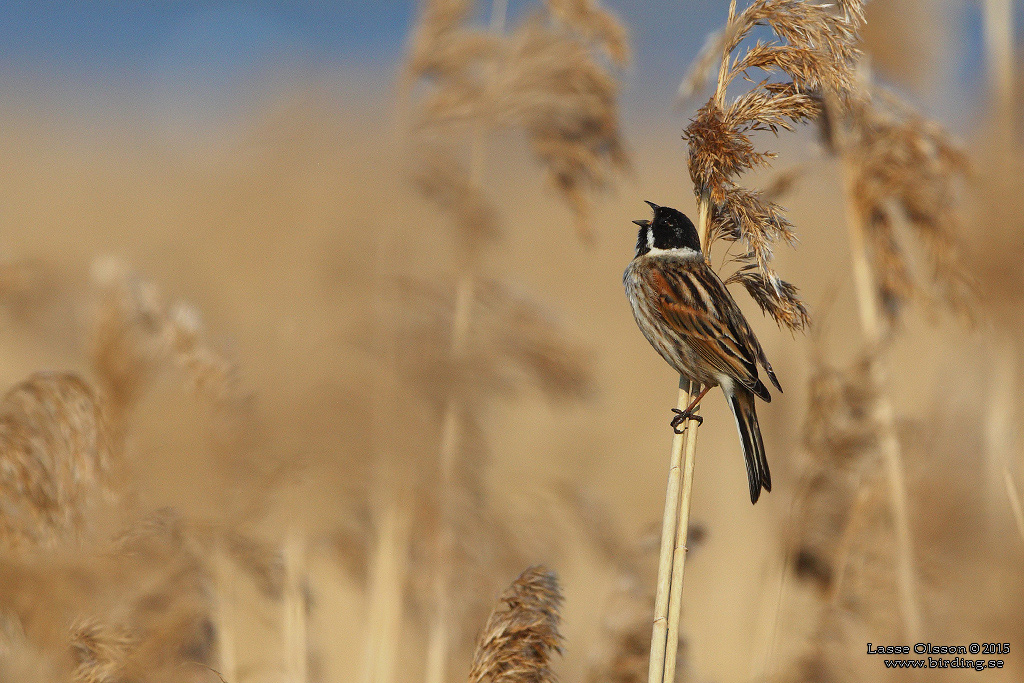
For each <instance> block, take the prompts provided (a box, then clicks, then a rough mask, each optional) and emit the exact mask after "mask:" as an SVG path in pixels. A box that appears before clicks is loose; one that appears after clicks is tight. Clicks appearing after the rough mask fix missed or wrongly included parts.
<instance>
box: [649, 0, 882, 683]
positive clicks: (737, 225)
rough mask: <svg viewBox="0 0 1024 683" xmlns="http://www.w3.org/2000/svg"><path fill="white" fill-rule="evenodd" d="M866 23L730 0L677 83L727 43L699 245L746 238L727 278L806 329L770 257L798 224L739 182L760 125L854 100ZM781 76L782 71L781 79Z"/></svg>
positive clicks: (694, 177) (685, 482)
mask: <svg viewBox="0 0 1024 683" xmlns="http://www.w3.org/2000/svg"><path fill="white" fill-rule="evenodd" d="M863 20H864V17H863V2H862V0H841V1H840V2H838V3H837V4H836V5H835V6H832V5H825V4H818V3H814V2H810V1H804V2H798V1H795V0H754V2H752V3H751V4H750V5H748V6H747V7H746V8H745V9H744V10H742V11H741V12H739V13H737V12H736V0H732V1H731V2H730V4H729V19H728V21H727V23H726V25H725V28H724V29H723V30H722V32H721V34H720V35H719V36H718V37H715V38H713V39H709V41H708V43H707V44H706V46H705V49H704V54H702V55H700V56H698V59H697V62H696V64H695V65H694V67H692V68H691V70H690V72H689V74H688V76H687V79H686V81H684V83H683V85H682V86H681V87H680V94H682V95H688V94H690V93H692V92H693V91H694V90H696V89H697V88H698V87H699V85H700V83H701V82H702V81H704V80H705V79H706V78H707V75H708V74H709V73H710V71H711V66H710V65H711V64H712V63H713V61H712V59H711V58H710V57H709V54H713V53H718V52H720V60H721V61H720V62H719V68H718V80H717V83H716V86H715V92H714V95H712V96H711V98H710V99H709V100H708V101H707V103H706V104H704V106H703V107H701V108H700V109H699V110H698V111H697V113H696V115H695V116H694V117H693V119H692V120H691V122H690V124H689V126H687V128H686V131H685V132H684V135H683V137H684V139H686V140H687V143H688V145H689V158H688V168H689V173H690V180H691V181H692V182H693V190H694V194H695V195H696V197H697V211H698V221H697V233H698V236H699V238H700V244H701V249H702V251H703V252H704V255H705V258H708V259H710V254H711V247H712V246H713V244H714V242H715V241H716V240H719V239H723V240H725V241H727V242H741V243H742V245H743V247H744V248H745V252H744V253H743V254H741V255H740V256H738V257H736V258H735V259H734V260H736V261H737V262H738V263H739V264H740V268H739V270H737V271H736V272H735V273H734V274H733V275H732V276H731V277H729V278H727V279H726V283H727V284H732V283H739V284H741V285H743V287H744V288H745V289H746V290H747V292H748V293H749V294H750V295H751V297H752V298H753V299H754V301H755V302H757V304H758V305H759V306H760V307H761V308H762V310H763V311H764V312H765V313H767V314H768V315H771V316H772V318H774V319H775V321H776V322H777V323H778V324H779V325H785V326H787V327H789V328H790V329H792V330H802V329H804V328H805V327H806V325H807V323H808V315H807V309H806V307H805V306H804V304H803V302H802V301H801V300H800V299H799V297H798V296H797V290H796V287H794V286H793V285H791V284H789V283H788V282H785V281H784V280H782V279H781V278H780V277H779V276H778V275H777V274H776V273H775V271H774V270H773V269H772V267H771V266H770V265H769V264H770V262H771V259H772V248H773V246H774V244H775V243H777V242H780V241H781V242H787V243H792V242H793V241H794V240H795V235H794V232H793V226H792V225H791V224H790V222H789V220H788V219H787V218H786V216H785V214H784V211H783V209H782V207H781V206H780V205H778V204H776V203H775V202H774V201H771V200H770V199H767V198H766V197H765V196H764V193H763V192H759V191H757V190H751V189H748V188H745V187H743V186H742V185H740V184H739V182H738V180H739V177H740V176H741V175H742V174H744V173H745V172H747V171H750V170H753V169H755V168H758V167H764V166H768V165H769V162H770V160H771V159H773V158H774V156H775V155H774V153H772V152H760V151H758V150H757V149H756V148H755V147H754V143H753V141H752V140H751V137H750V136H751V134H752V133H754V132H759V131H770V132H772V133H774V134H778V133H779V131H780V130H793V128H794V127H795V126H796V125H797V124H799V123H803V122H807V121H809V120H811V119H812V118H813V117H815V116H816V115H817V114H818V113H819V112H820V110H821V105H820V99H821V97H822V96H823V94H827V95H828V96H831V97H834V98H835V99H837V100H839V101H840V102H845V101H847V100H848V99H850V97H851V94H852V90H853V87H854V82H853V68H854V64H855V60H856V58H857V55H858V52H857V47H856V41H857V39H858V33H859V30H860V27H861V25H862V23H863ZM757 26H766V27H768V28H769V29H770V30H771V31H772V33H773V34H774V36H775V38H774V39H772V40H769V41H767V42H765V41H760V40H759V41H757V42H756V43H755V44H753V45H751V46H750V47H748V48H747V49H746V50H740V48H741V45H742V44H743V43H744V40H745V39H746V38H748V37H749V35H750V33H751V31H752V30H753V29H754V28H755V27H757ZM758 72H760V74H761V77H760V78H761V80H759V81H755V80H754V79H753V78H752V77H751V74H752V73H758ZM779 76H782V77H783V80H781V81H779V80H778V77H779ZM738 78H742V79H743V80H745V81H748V82H751V83H754V85H753V87H752V88H750V89H748V90H747V91H746V92H744V93H743V94H740V95H738V96H736V97H735V98H734V99H732V100H728V99H727V96H728V90H729V87H730V85H732V84H733V83H734V82H735V81H736V80H737V79H738ZM699 391H700V387H699V386H690V385H689V383H688V382H687V381H686V380H685V379H683V378H680V384H679V397H678V408H679V409H680V410H682V409H685V408H686V407H687V406H688V405H689V403H690V401H691V399H692V398H693V397H695V396H697V394H698V392H699ZM696 449H697V424H696V423H695V422H694V421H687V426H686V429H685V431H684V434H683V435H677V436H676V437H675V438H674V439H673V442H672V455H671V458H670V467H669V484H668V490H667V493H666V496H665V514H664V522H663V524H662V549H661V558H660V561H659V571H658V590H657V594H656V596H655V614H654V626H653V628H652V638H651V658H650V669H649V677H648V680H649V681H650V683H664V682H665V681H671V680H672V679H673V678H674V676H675V657H676V650H677V645H678V631H679V615H680V612H681V607H682V599H681V594H682V583H683V572H684V568H685V558H686V535H687V530H688V526H689V515H690V497H691V490H692V483H693V466H694V459H695V456H696ZM684 452H685V455H684Z"/></svg>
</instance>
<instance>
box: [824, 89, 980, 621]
mask: <svg viewBox="0 0 1024 683" xmlns="http://www.w3.org/2000/svg"><path fill="white" fill-rule="evenodd" d="M857 78H858V81H857V87H858V93H857V94H858V96H857V97H856V98H853V99H851V100H849V101H846V102H839V101H838V99H837V98H836V97H835V96H832V95H826V97H825V98H824V103H825V104H824V106H825V110H824V111H825V116H824V117H823V123H824V126H823V130H824V131H825V134H826V140H827V143H828V144H829V146H830V148H831V150H832V151H833V153H835V154H837V155H838V156H839V157H840V159H841V161H842V169H843V181H844V192H845V195H846V196H845V199H846V202H845V204H846V222H847V229H848V232H849V239H850V246H851V248H850V250H851V257H852V268H853V274H854V282H855V286H856V295H857V303H858V310H859V315H860V322H861V328H862V331H863V334H864V338H865V343H866V345H867V347H868V348H870V349H874V351H873V352H872V353H873V362H872V363H871V365H870V372H869V374H868V380H869V381H870V383H871V386H872V388H873V391H875V393H876V396H875V400H874V402H873V406H872V412H873V415H874V419H875V421H876V422H877V425H878V431H879V439H880V448H881V451H882V453H883V456H884V463H885V467H886V470H887V472H888V477H889V486H890V494H891V505H892V510H893V515H894V516H895V518H896V535H897V551H898V553H897V572H898V591H899V598H900V605H901V612H902V614H903V618H904V624H905V627H906V630H907V633H906V635H907V637H908V638H909V639H910V640H916V639H917V638H918V635H919V634H920V629H921V615H920V605H919V598H918V596H917V594H918V591H917V578H916V570H915V567H914V557H913V555H914V553H913V539H912V536H911V523H910V511H909V502H908V498H907V486H906V483H905V474H904V464H903V458H902V454H901V450H900V443H899V440H898V438H897V433H896V414H895V410H894V408H893V406H892V403H891V401H890V399H889V397H888V394H887V393H886V392H885V391H883V387H884V386H885V383H886V378H887V369H886V363H885V355H886V354H885V352H886V350H887V346H888V343H889V342H890V341H891V340H892V337H893V335H894V332H895V328H896V327H897V323H898V322H899V320H900V315H901V312H902V309H903V307H904V305H905V304H906V303H907V302H908V301H909V300H911V299H912V298H914V299H923V300H924V302H925V303H927V304H931V305H932V307H933V308H934V307H937V308H939V309H940V310H941V309H950V310H954V311H957V312H960V313H963V314H964V315H965V316H966V317H970V312H971V308H972V307H971V305H970V301H971V298H972V296H971V291H972V289H973V287H972V283H971V282H970V279H969V278H968V277H967V275H966V269H965V268H964V267H963V265H962V263H961V258H960V256H959V248H958V236H957V233H958V232H959V230H960V225H959V219H958V215H959V211H958V202H957V198H956V192H955V189H956V182H957V179H958V177H959V176H962V175H963V174H964V173H965V171H966V167H967V164H966V156H965V154H964V153H963V152H962V151H961V150H960V149H959V148H958V147H957V146H956V145H955V144H954V143H953V142H951V141H950V139H949V136H948V135H947V134H946V133H945V132H944V131H942V130H941V128H939V126H938V125H936V124H935V123H933V122H930V121H927V120H925V119H923V117H921V116H919V115H918V114H916V113H915V112H913V111H912V110H911V109H910V108H909V107H907V106H905V105H904V104H902V103H901V102H900V101H899V100H898V99H897V98H896V97H895V96H892V95H890V94H888V93H885V92H884V91H882V90H881V89H878V88H873V87H872V86H871V85H870V83H869V81H868V80H867V77H866V74H865V72H864V71H863V70H862V71H861V72H859V73H858V74H857ZM900 224H903V225H905V226H906V227H907V229H908V232H910V233H911V235H912V236H913V238H914V242H915V243H916V244H919V245H920V246H919V247H918V248H917V249H916V250H915V249H913V247H914V246H916V245H915V244H914V243H911V244H907V243H906V242H907V240H900V239H899V238H898V237H897V232H896V227H897V225H900ZM912 251H917V252H923V256H924V258H923V260H925V261H926V262H927V263H926V265H927V272H926V273H924V274H921V273H915V272H914V271H913V269H912V268H911V267H910V265H909V264H910V260H909V259H908V257H907V256H906V254H907V253H908V252H912Z"/></svg>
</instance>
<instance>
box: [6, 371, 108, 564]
mask: <svg viewBox="0 0 1024 683" xmlns="http://www.w3.org/2000/svg"><path fill="white" fill-rule="evenodd" d="M116 455H117V449H116V448H115V447H114V444H113V443H112V436H111V434H110V429H109V426H108V421H107V416H106V412H105V410H104V407H103V403H102V401H101V400H100V399H99V397H98V395H97V393H96V391H95V390H94V389H93V388H92V387H91V386H89V384H87V383H86V382H85V381H83V380H82V379H81V378H79V377H78V376H77V375H74V374H71V373H44V372H41V373H36V374H34V375H32V376H31V377H29V378H28V379H27V380H25V381H24V382H22V383H21V384H18V385H17V386H15V387H14V388H12V389H11V390H10V391H8V392H7V394H6V396H4V399H3V401H2V402H0V509H2V511H3V514H2V515H0V546H2V547H3V548H6V549H17V548H26V549H32V548H53V547H55V546H57V545H58V544H59V543H61V542H63V541H71V542H74V541H77V540H79V539H80V538H81V537H82V536H83V535H84V534H86V533H87V532H88V531H89V529H90V527H93V526H95V520H94V515H95V514H96V513H97V512H99V511H100V510H101V509H102V508H103V507H104V506H105V505H109V504H110V503H112V502H113V500H114V495H115V493H114V486H113V483H114V482H113V476H114V472H113V467H114V465H115V463H114V462H113V460H114V459H115V458H116Z"/></svg>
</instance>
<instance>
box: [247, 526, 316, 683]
mask: <svg viewBox="0 0 1024 683" xmlns="http://www.w3.org/2000/svg"><path fill="white" fill-rule="evenodd" d="M305 582H306V539H305V537H304V536H303V534H302V532H301V531H299V530H298V529H292V530H290V531H289V532H288V536H287V538H286V539H285V543H284V596H283V598H284V599H283V601H282V602H283V603H284V604H283V608H284V648H285V649H284V654H285V681H286V683H307V681H308V680H309V671H308V668H309V667H308V662H309V645H308V641H307V635H308V629H307V627H306V591H305ZM229 680H232V679H229ZM234 680H237V679H234Z"/></svg>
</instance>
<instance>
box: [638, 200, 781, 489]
mask: <svg viewBox="0 0 1024 683" xmlns="http://www.w3.org/2000/svg"><path fill="white" fill-rule="evenodd" d="M646 203H647V204H648V205H650V207H651V208H652V209H653V210H654V218H653V220H636V221H633V222H634V223H635V224H637V225H638V226H640V231H639V234H638V235H637V241H636V253H635V254H634V256H633V260H632V261H630V263H629V266H627V267H626V271H625V273H623V276H622V282H623V284H624V285H625V288H626V296H627V298H628V299H629V303H630V306H631V307H632V309H633V317H634V318H636V323H637V325H638V326H639V327H640V331H641V332H643V335H644V336H645V337H646V338H647V341H649V342H650V343H651V346H653V347H654V348H655V350H656V351H657V352H658V353H659V354H661V357H662V358H664V359H665V360H666V361H667V362H668V364H669V365H670V366H672V369H674V370H675V371H676V372H678V373H679V374H680V375H681V376H682V377H683V378H684V379H686V380H689V381H690V382H691V385H692V384H697V385H700V386H701V387H703V388H702V390H701V391H700V393H699V394H698V395H697V397H696V398H694V399H693V401H692V402H691V403H690V405H689V406H688V407H687V408H686V410H679V409H678V408H673V409H672V410H673V412H675V413H677V414H676V416H675V417H674V418H672V422H671V425H672V429H673V431H674V432H675V433H676V434H681V433H682V430H681V429H679V425H680V424H682V423H684V422H686V421H687V420H696V421H697V423H698V424H700V423H701V422H703V418H701V417H699V416H697V415H694V414H693V411H694V410H695V409H696V407H697V405H698V404H699V403H700V401H701V399H703V398H704V396H705V394H707V392H708V391H709V390H710V389H711V388H713V387H716V386H720V387H722V392H723V393H724V394H725V398H726V401H727V402H728V404H729V408H730V409H731V410H732V414H733V417H735V419H736V429H737V431H738V432H739V437H740V444H741V446H742V449H743V458H744V461H745V462H746V466H747V482H748V484H749V485H750V502H751V503H757V499H758V498H759V497H760V495H761V490H762V489H764V490H765V491H768V492H770V491H771V490H772V478H771V473H770V472H769V470H768V460H767V458H766V457H765V452H764V442H763V441H762V439H761V429H760V427H759V426H758V423H757V412H756V410H755V406H754V397H755V396H756V397H758V398H760V399H762V400H764V401H766V402H771V400H772V397H771V394H770V393H769V392H768V387H766V386H765V384H764V382H762V381H761V380H760V379H759V378H758V376H757V369H758V368H757V366H758V364H760V365H761V366H762V367H763V368H764V370H765V372H766V373H767V374H768V378H769V379H770V380H771V382H772V384H774V385H775V388H776V389H778V390H779V391H780V392H781V391H782V387H781V386H780V385H779V380H778V379H777V378H776V377H775V371H774V370H772V366H771V364H770V363H769V362H768V358H767V357H766V356H765V353H764V350H763V349H762V348H761V344H760V343H759V342H758V341H757V337H755V336H754V332H753V330H751V329H750V325H749V324H748V323H747V319H746V318H745V317H743V312H742V311H740V308H739V306H737V305H736V301H735V300H734V299H733V298H732V295H731V294H730V293H729V290H728V288H727V287H726V286H725V283H724V282H722V280H721V278H719V277H718V274H717V273H715V271H714V270H713V269H712V268H711V266H710V265H709V264H708V262H707V259H706V258H705V257H704V253H703V251H701V246H700V238H699V237H698V236H697V228H696V227H694V225H693V222H692V221H691V220H690V219H689V218H687V216H686V214H684V213H682V212H681V211H678V210H676V209H673V208H671V207H668V206H658V205H657V204H655V203H653V202H646Z"/></svg>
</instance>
